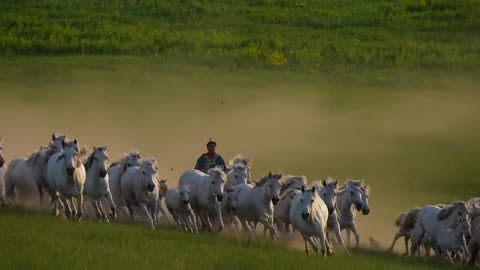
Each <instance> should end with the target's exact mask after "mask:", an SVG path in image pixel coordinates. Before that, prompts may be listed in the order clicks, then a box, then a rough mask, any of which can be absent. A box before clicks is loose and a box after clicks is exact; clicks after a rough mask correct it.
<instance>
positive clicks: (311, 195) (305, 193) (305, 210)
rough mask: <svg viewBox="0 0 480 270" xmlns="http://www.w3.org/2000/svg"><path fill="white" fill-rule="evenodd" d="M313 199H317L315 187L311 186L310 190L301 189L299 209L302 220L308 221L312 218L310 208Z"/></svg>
mask: <svg viewBox="0 0 480 270" xmlns="http://www.w3.org/2000/svg"><path fill="white" fill-rule="evenodd" d="M315 199H317V193H316V191H315V186H313V187H312V189H310V190H306V189H305V187H302V194H301V197H300V206H301V207H300V209H301V211H302V218H303V220H308V219H309V218H310V217H311V216H312V208H313V203H314V202H315Z"/></svg>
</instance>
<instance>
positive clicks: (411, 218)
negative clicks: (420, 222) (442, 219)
mask: <svg viewBox="0 0 480 270" xmlns="http://www.w3.org/2000/svg"><path fill="white" fill-rule="evenodd" d="M418 212H420V208H419V207H417V208H413V209H411V210H410V211H408V212H407V214H406V216H405V218H404V220H403V224H401V225H402V227H403V228H404V229H408V228H413V226H414V225H415V223H416V221H417V214H418Z"/></svg>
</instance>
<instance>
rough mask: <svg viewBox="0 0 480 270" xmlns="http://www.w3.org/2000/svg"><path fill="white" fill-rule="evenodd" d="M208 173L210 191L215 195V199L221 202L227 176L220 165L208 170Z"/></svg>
mask: <svg viewBox="0 0 480 270" xmlns="http://www.w3.org/2000/svg"><path fill="white" fill-rule="evenodd" d="M208 175H210V181H211V182H210V187H211V188H210V190H211V193H212V194H213V195H214V196H216V198H217V201H219V202H221V201H222V200H223V185H224V184H225V182H226V180H227V176H226V175H225V173H224V172H223V170H222V169H221V168H220V167H216V168H213V169H210V170H208Z"/></svg>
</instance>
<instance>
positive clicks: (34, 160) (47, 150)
mask: <svg viewBox="0 0 480 270" xmlns="http://www.w3.org/2000/svg"><path fill="white" fill-rule="evenodd" d="M54 151H55V149H54V148H52V147H46V146H40V149H38V150H37V151H35V152H33V153H32V155H31V156H30V157H29V158H28V159H27V165H29V166H37V165H44V164H40V161H41V160H40V158H41V157H45V159H46V160H48V159H49V158H50V157H51V156H52V155H53V153H54Z"/></svg>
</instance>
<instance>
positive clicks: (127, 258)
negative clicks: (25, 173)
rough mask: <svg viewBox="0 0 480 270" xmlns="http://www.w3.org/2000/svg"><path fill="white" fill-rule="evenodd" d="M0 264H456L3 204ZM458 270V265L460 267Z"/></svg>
mask: <svg viewBox="0 0 480 270" xmlns="http://www.w3.org/2000/svg"><path fill="white" fill-rule="evenodd" d="M0 217H1V218H0V231H1V232H2V241H0V258H1V260H0V268H1V269H4V270H10V269H70V270H75V269H136V270H141V269H170V270H174V269H194V270H196V269H218V270H221V269H252V270H253V269H276V270H281V269H285V270H287V269H297V268H299V267H301V268H302V269H318V268H322V269H339V270H342V269H365V270H370V269H392V270H394V269H405V268H408V269H419V270H420V269H452V267H451V266H449V265H446V264H443V263H439V262H428V263H427V262H425V261H424V260H419V259H412V258H402V257H398V256H391V255H387V254H382V253H375V252H365V251H355V252H354V254H355V255H354V256H351V257H346V256H344V255H339V256H334V257H331V258H328V259H325V260H324V259H322V258H320V257H318V256H310V257H309V256H306V255H305V254H304V253H303V252H301V251H297V250H289V249H286V248H284V247H281V246H278V245H274V244H273V243H271V242H268V241H262V240H259V241H257V242H255V243H249V242H248V241H247V240H234V239H230V240H227V239H226V238H224V237H223V236H220V235H210V234H200V235H193V234H186V233H182V232H178V231H175V230H171V229H157V230H149V229H146V228H143V227H138V226H134V225H124V224H97V223H94V222H81V223H71V222H66V221H61V220H59V219H56V218H53V217H51V216H49V215H48V214H46V213H38V212H32V211H25V210H20V209H0ZM457 269H458V268H457Z"/></svg>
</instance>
